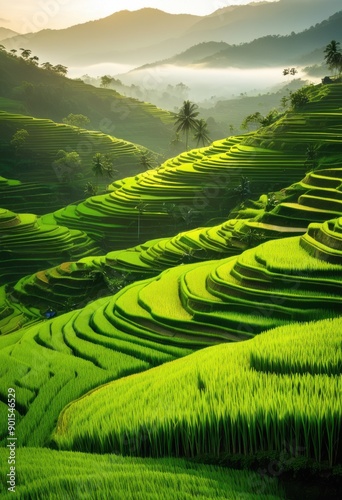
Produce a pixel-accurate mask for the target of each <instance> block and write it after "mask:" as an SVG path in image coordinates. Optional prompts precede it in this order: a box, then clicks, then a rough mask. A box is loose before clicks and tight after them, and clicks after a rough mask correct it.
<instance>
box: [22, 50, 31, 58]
mask: <svg viewBox="0 0 342 500" xmlns="http://www.w3.org/2000/svg"><path fill="white" fill-rule="evenodd" d="M20 50H21V57H23V58H24V59H28V58H29V57H30V55H31V54H32V50H30V49H23V48H21V49H20Z"/></svg>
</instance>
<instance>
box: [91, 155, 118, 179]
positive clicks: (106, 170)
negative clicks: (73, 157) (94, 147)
mask: <svg viewBox="0 0 342 500" xmlns="http://www.w3.org/2000/svg"><path fill="white" fill-rule="evenodd" d="M92 171H93V173H94V175H95V177H96V180H97V182H98V180H99V178H100V177H108V178H109V179H112V178H113V175H114V173H117V170H115V169H114V168H113V161H112V159H111V158H110V157H109V156H108V155H103V154H101V153H96V154H95V155H94V156H93V167H92Z"/></svg>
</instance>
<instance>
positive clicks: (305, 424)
mask: <svg viewBox="0 0 342 500" xmlns="http://www.w3.org/2000/svg"><path fill="white" fill-rule="evenodd" d="M312 331H314V339H315V341H314V342H315V344H314V345H315V346H316V348H313V349H312V350H311V351H310V356H309V355H308V354H307V353H305V352H304V348H302V349H296V345H304V344H306V345H310V342H311V334H312ZM341 332H342V320H341V319H340V318H337V319H334V320H322V321H320V322H317V323H308V324H304V325H296V326H295V328H294V329H293V328H292V326H287V327H279V328H278V329H276V330H270V331H269V332H267V333H265V334H263V335H260V336H257V337H255V338H254V339H253V340H251V341H249V342H245V343H240V344H230V345H229V344H228V345H227V344H224V345H220V346H216V347H211V348H207V349H204V350H202V351H200V352H198V353H195V354H192V355H190V356H188V357H187V358H184V359H181V360H177V361H174V362H172V363H168V364H167V365H164V366H161V367H158V368H155V369H153V370H151V371H149V372H146V373H144V374H140V375H138V376H134V383H133V379H131V378H130V377H128V378H127V379H123V380H119V381H116V382H114V383H111V384H108V385H106V386H104V387H103V388H100V389H97V390H95V391H93V392H92V393H90V394H89V395H86V396H84V397H83V398H81V399H80V400H79V401H77V402H75V403H73V404H71V405H70V406H69V407H68V408H66V409H65V410H64V411H63V412H62V413H61V415H60V417H59V421H58V424H57V427H56V431H55V433H54V442H55V443H56V444H57V445H58V446H59V447H60V448H62V449H72V450H82V451H96V452H99V453H113V452H114V453H121V454H130V450H129V449H128V448H127V446H126V444H125V439H129V440H130V441H134V442H135V443H136V448H135V452H134V453H133V454H137V455H147V456H156V457H160V456H165V455H174V456H195V455H198V454H206V453H209V454H216V455H219V454H221V453H228V454H234V453H242V454H245V455H248V454H253V453H256V452H257V451H267V452H270V451H276V452H279V453H280V452H281V450H282V448H283V446H284V443H286V442H287V443H289V442H295V443H296V445H298V446H300V447H302V449H303V450H304V451H303V454H304V456H305V457H310V458H313V459H314V460H316V461H318V462H320V461H322V460H326V461H328V462H329V463H330V464H331V465H332V464H333V463H335V462H336V460H337V459H338V457H340V454H341V449H340V447H339V444H338V443H339V432H340V419H341V408H340V405H339V401H340V395H341V393H340V383H341V381H340V367H341V350H339V351H337V352H336V345H340V344H341V340H342V336H341V335H342V334H341ZM259 342H260V346H259ZM320 342H321V343H325V347H324V348H323V347H322V348H321V347H320V346H319V343H320ZM268 353H270V356H269V359H268V355H267V354H268ZM290 358H291V361H289V359H290ZM273 367H275V368H273ZM311 367H312V373H311ZM136 401H139V406H138V407H137V406H136V404H135V402H136ZM93 422H96V425H94V424H93Z"/></svg>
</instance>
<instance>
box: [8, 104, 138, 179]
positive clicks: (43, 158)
mask: <svg viewBox="0 0 342 500" xmlns="http://www.w3.org/2000/svg"><path fill="white" fill-rule="evenodd" d="M22 129H24V130H27V132H28V134H29V136H28V138H27V141H26V144H25V155H31V156H32V158H33V159H34V160H35V161H34V163H36V166H33V167H30V168H29V169H20V171H19V172H18V176H19V177H20V180H22V181H25V182H36V183H43V184H47V183H49V182H50V183H52V182H55V183H56V182H59V183H61V182H62V179H63V173H65V172H66V173H69V174H70V175H75V174H73V172H72V169H71V167H68V166H67V165H66V166H65V172H64V170H63V169H62V171H60V169H58V168H55V167H54V166H53V162H54V160H56V155H57V152H58V151H59V150H65V151H68V152H70V151H76V152H78V153H79V155H80V158H81V160H82V172H81V175H82V177H81V178H80V179H79V180H82V182H83V183H84V182H85V181H89V180H93V174H92V172H91V166H92V158H93V156H94V155H95V153H101V154H109V155H111V157H112V158H113V161H114V165H115V169H116V170H118V172H119V174H118V175H119V176H121V177H124V176H127V175H132V174H133V173H137V172H139V171H141V166H140V165H139V158H140V155H141V153H142V151H143V150H144V148H142V147H139V146H137V145H135V144H133V143H130V142H128V141H125V140H122V139H116V138H115V137H112V136H109V135H106V134H104V133H101V132H93V131H89V130H85V129H80V128H78V127H72V126H69V125H65V124H60V123H55V122H53V121H51V120H47V119H45V120H43V119H38V118H33V117H31V116H23V115H18V114H11V113H7V112H4V111H0V132H1V134H2V136H3V138H4V139H6V140H7V141H8V142H10V140H11V137H12V136H13V134H15V132H16V131H17V130H22ZM7 156H8V158H11V157H12V156H13V152H12V155H11V156H10V155H9V154H8V155H7ZM8 161H9V160H8ZM2 163H3V164H4V166H3V167H2V168H3V169H4V168H6V161H4V160H3V161H2ZM9 163H10V162H9ZM11 175H13V171H12V173H11Z"/></svg>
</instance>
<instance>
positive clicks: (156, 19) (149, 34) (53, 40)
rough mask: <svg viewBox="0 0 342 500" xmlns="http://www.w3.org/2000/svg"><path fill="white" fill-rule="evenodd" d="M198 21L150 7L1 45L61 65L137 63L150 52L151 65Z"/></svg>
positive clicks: (17, 38) (19, 37)
mask: <svg viewBox="0 0 342 500" xmlns="http://www.w3.org/2000/svg"><path fill="white" fill-rule="evenodd" d="M199 19H201V18H200V17H199V16H192V15H188V14H181V15H174V14H167V13H165V12H162V11H160V10H158V9H150V8H146V9H141V10H138V11H133V12H130V11H128V10H124V11H121V12H117V13H115V14H113V15H111V16H109V17H106V18H104V19H100V20H98V21H91V22H88V23H85V24H79V25H77V26H73V27H71V28H67V29H63V30H43V31H40V32H38V33H34V34H29V35H23V36H18V37H16V38H14V39H9V40H6V41H5V44H4V45H5V46H6V48H19V47H25V48H29V49H31V50H32V51H33V52H35V53H36V54H37V55H38V56H39V57H40V58H44V59H46V60H49V61H52V62H57V61H59V62H62V63H63V64H75V63H77V64H82V63H86V62H87V63H89V62H100V61H99V58H100V59H101V60H102V61H106V60H113V61H115V62H123V63H130V62H133V63H138V62H141V61H142V59H141V58H142V57H144V54H145V53H146V57H147V58H148V57H149V56H148V54H150V53H151V57H152V60H151V62H152V61H153V58H154V60H155V58H156V57H160V56H161V55H163V54H164V53H165V51H166V50H167V46H168V45H169V53H168V55H172V54H174V49H173V48H172V47H173V43H172V42H171V40H172V39H173V38H176V37H178V36H179V35H181V34H184V33H185V32H186V30H188V29H189V28H190V27H191V26H192V25H193V24H195V23H196V22H197V21H198V20H199ZM166 41H167V43H166ZM160 44H162V46H160ZM151 46H152V48H150V47H151ZM143 61H144V59H143Z"/></svg>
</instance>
